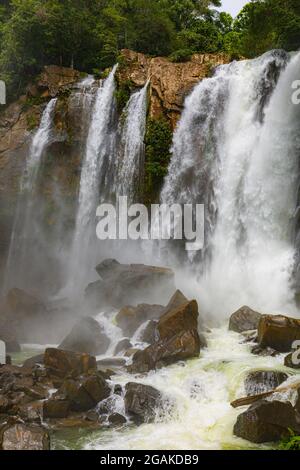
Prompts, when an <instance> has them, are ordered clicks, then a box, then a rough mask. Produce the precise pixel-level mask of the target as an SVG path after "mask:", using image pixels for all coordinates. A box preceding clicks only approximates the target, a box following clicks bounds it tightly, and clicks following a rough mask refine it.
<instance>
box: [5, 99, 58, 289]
mask: <svg viewBox="0 0 300 470" xmlns="http://www.w3.org/2000/svg"><path fill="white" fill-rule="evenodd" d="M56 102H57V99H56V98H55V99H52V100H51V101H49V103H48V104H47V106H46V108H45V110H44V112H43V115H42V118H41V122H40V126H39V128H38V130H37V131H36V133H35V134H34V135H33V138H32V142H31V145H30V149H29V153H28V158H27V161H26V164H25V168H24V171H23V175H22V178H21V183H20V195H19V200H18V204H17V210H16V215H15V221H14V226H13V231H12V235H11V242H10V247H9V253H8V260H7V267H6V272H5V280H4V290H7V289H9V288H11V287H15V286H18V287H23V288H26V287H27V288H28V287H29V288H31V285H30V276H29V270H28V266H31V269H32V260H33V258H34V254H33V250H34V251H35V250H36V249H37V245H36V242H37V240H38V239H39V227H38V226H37V224H36V223H35V221H36V214H35V212H34V211H35V208H36V194H35V190H36V184H37V178H38V175H39V170H40V167H41V164H42V160H43V155H44V153H45V150H46V148H47V146H48V144H49V142H50V139H51V130H52V123H53V113H54V110H55V106H56Z"/></svg>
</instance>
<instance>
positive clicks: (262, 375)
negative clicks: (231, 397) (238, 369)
mask: <svg viewBox="0 0 300 470" xmlns="http://www.w3.org/2000/svg"><path fill="white" fill-rule="evenodd" d="M287 379H288V375H287V374H285V373H284V372H280V371H277V370H256V371H252V372H249V373H248V374H247V376H246V378H245V381H244V384H245V391H246V393H247V395H248V396H251V395H258V394H260V393H264V392H269V391H270V390H274V389H275V388H277V387H278V386H279V385H281V384H282V383H283V382H285V381H286V380H287Z"/></svg>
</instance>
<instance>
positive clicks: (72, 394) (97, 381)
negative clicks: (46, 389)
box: [54, 372, 110, 411]
mask: <svg viewBox="0 0 300 470" xmlns="http://www.w3.org/2000/svg"><path fill="white" fill-rule="evenodd" d="M109 395H110V388H109V386H108V385H107V383H106V381H105V379H104V378H103V376H102V374H101V373H99V372H98V373H94V374H92V375H89V376H83V377H79V378H77V379H67V380H66V381H65V382H64V383H63V385H62V387H61V388H60V389H59V390H58V392H57V395H56V396H55V397H54V398H60V399H62V400H66V401H67V402H69V403H70V410H72V411H87V410H90V409H91V408H94V407H95V406H96V405H97V404H98V403H99V402H101V401H102V400H104V399H105V398H107V397H108V396H109Z"/></svg>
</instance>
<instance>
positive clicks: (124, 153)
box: [116, 83, 149, 201]
mask: <svg viewBox="0 0 300 470" xmlns="http://www.w3.org/2000/svg"><path fill="white" fill-rule="evenodd" d="M148 86H149V83H146V85H145V86H144V88H142V89H141V90H140V91H138V92H136V93H134V94H133V95H132V96H131V98H130V99H129V102H128V104H127V106H126V108H125V110H124V112H123V116H124V119H125V122H124V124H123V126H121V127H122V128H121V142H120V147H121V148H120V151H119V158H118V162H117V164H118V169H117V185H116V193H117V194H118V196H127V197H128V199H129V201H133V200H134V198H135V197H136V196H138V194H139V191H140V189H141V183H142V177H143V174H144V171H143V168H144V158H145V145H144V137H145V130H146V116H147V98H148Z"/></svg>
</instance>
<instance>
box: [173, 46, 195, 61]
mask: <svg viewBox="0 0 300 470" xmlns="http://www.w3.org/2000/svg"><path fill="white" fill-rule="evenodd" d="M192 54H193V51H192V50H191V49H179V50H178V51H175V52H173V53H172V54H171V55H170V57H169V59H170V60H171V61H172V62H187V61H189V60H190V59H191V56H192Z"/></svg>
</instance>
